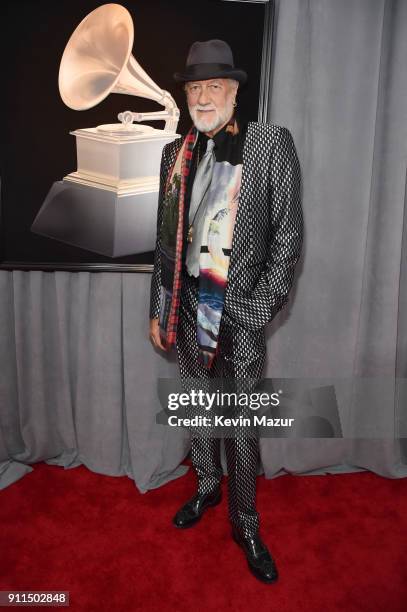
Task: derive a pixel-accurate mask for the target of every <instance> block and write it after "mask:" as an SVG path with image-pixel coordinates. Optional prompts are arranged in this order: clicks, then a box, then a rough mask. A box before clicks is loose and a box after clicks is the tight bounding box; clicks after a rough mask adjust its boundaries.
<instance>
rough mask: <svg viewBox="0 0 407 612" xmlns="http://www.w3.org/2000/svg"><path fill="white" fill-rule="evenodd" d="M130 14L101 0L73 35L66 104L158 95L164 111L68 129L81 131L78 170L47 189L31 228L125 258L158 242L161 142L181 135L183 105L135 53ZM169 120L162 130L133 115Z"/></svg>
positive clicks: (64, 73)
mask: <svg viewBox="0 0 407 612" xmlns="http://www.w3.org/2000/svg"><path fill="white" fill-rule="evenodd" d="M133 40H134V29H133V22H132V18H131V16H130V13H129V12H128V11H127V9H125V8H124V7H123V6H121V5H120V4H104V5H103V6H100V7H99V8H97V9H95V10H94V11H92V12H91V13H89V14H88V15H87V16H86V17H85V18H84V19H83V20H82V21H81V23H80V24H79V25H78V27H77V28H76V30H75V31H74V33H73V34H72V36H71V37H70V39H69V41H68V43H67V45H66V47H65V50H64V53H63V56H62V60H61V64H60V68H59V78H58V84H59V91H60V94H61V98H62V100H63V101H64V102H65V104H66V105H67V106H69V108H72V109H75V110H86V109H88V108H92V107H93V106H96V104H99V102H101V101H102V100H104V98H106V97H107V96H108V95H109V94H110V93H122V94H129V95H133V96H141V97H143V98H148V99H151V100H155V101H156V102H158V103H159V104H162V105H163V106H164V109H165V110H163V111H158V112H151V113H133V112H131V111H125V112H122V113H119V115H118V119H119V121H120V123H113V124H106V125H99V126H97V127H93V128H86V129H78V130H74V131H73V132H70V133H71V134H73V135H74V136H75V137H76V151H77V165H78V168H77V170H76V172H71V173H70V174H68V175H67V176H65V177H64V178H63V180H62V181H57V182H55V183H54V184H53V186H52V188H51V189H50V191H49V193H48V195H47V197H46V199H45V201H44V203H43V205H42V207H41V209H40V211H39V212H38V214H37V216H36V218H35V220H34V222H33V224H32V226H31V231H33V232H35V233H37V234H41V235H44V236H48V237H50V238H54V239H56V240H60V241H62V242H67V243H69V244H73V245H75V246H78V247H80V248H83V249H87V250H89V251H93V252H96V253H101V254H103V255H108V256H110V257H120V256H123V255H132V254H136V253H143V252H146V251H151V250H153V249H154V246H155V233H156V215H157V199H158V189H159V170H160V160H161V152H162V148H163V146H164V145H165V144H166V143H168V142H171V141H172V140H174V139H175V138H179V137H180V135H179V134H176V129H177V125H178V120H179V109H178V108H177V105H176V103H175V101H174V99H173V98H172V96H171V95H170V94H169V93H168V91H164V90H162V89H160V87H158V86H157V85H156V84H155V83H154V81H153V80H152V79H151V78H150V77H149V76H148V75H147V74H146V72H145V71H144V70H143V69H142V68H141V66H140V65H139V63H138V62H137V61H136V60H135V58H134V57H133V55H132V54H131V52H132V48H133ZM145 120H150V121H151V120H165V128H164V130H160V129H155V128H152V127H150V126H142V125H134V124H133V121H137V122H140V121H145Z"/></svg>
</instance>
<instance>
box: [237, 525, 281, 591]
mask: <svg viewBox="0 0 407 612" xmlns="http://www.w3.org/2000/svg"><path fill="white" fill-rule="evenodd" d="M232 537H233V539H234V541H235V542H236V543H237V544H239V546H240V547H241V548H242V549H243V551H244V553H245V555H246V559H247V563H248V565H249V569H250V571H251V572H252V574H253V575H254V576H256V578H258V580H261V581H262V582H268V583H271V582H275V581H276V580H277V578H278V572H277V568H276V564H275V563H274V560H273V558H272V556H271V555H270V553H269V551H268V548H267V546H266V545H265V544H264V542H262V540H261V538H260V536H259V535H257V534H256V535H254V536H251V537H243V536H242V535H240V533H239V532H238V531H237V530H236V529H235V528H234V527H233V528H232Z"/></svg>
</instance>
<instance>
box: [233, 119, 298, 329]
mask: <svg viewBox="0 0 407 612" xmlns="http://www.w3.org/2000/svg"><path fill="white" fill-rule="evenodd" d="M300 190H301V174H300V164H299V161H298V157H297V152H296V150H295V146H294V142H293V138H292V136H291V133H290V132H289V130H288V129H287V128H285V127H282V128H281V131H280V135H279V138H278V141H277V143H276V144H275V145H274V147H273V151H272V153H271V156H270V164H269V168H268V193H269V207H270V210H269V213H270V216H269V218H270V223H271V227H270V242H269V248H268V251H267V253H266V254H265V260H264V265H263V268H262V270H261V271H260V274H259V277H258V279H257V282H256V284H255V286H254V288H253V289H252V290H251V291H250V293H249V294H247V293H246V294H241V293H240V294H238V293H235V294H233V295H232V293H229V294H227V296H226V301H225V307H226V313H227V315H229V316H230V317H231V319H232V321H233V320H234V321H236V322H237V323H239V324H240V325H242V326H244V327H246V328H247V329H250V330H259V329H262V328H263V327H264V326H265V325H266V324H267V323H270V321H272V320H273V319H274V317H275V316H276V314H277V313H278V311H279V310H281V309H282V307H283V306H284V305H285V303H286V302H287V301H288V294H289V291H290V289H291V285H292V283H293V276H294V268H295V265H296V263H297V261H298V259H299V256H300V253H301V246H302V236H303V218H302V209H301V201H300Z"/></svg>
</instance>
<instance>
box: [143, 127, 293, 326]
mask: <svg viewBox="0 0 407 612" xmlns="http://www.w3.org/2000/svg"><path fill="white" fill-rule="evenodd" d="M181 145H182V139H178V140H175V141H173V142H171V143H169V144H167V145H165V147H164V149H163V154H162V160H161V169H160V193H159V198H158V214H157V229H158V228H159V227H160V225H161V219H162V213H163V194H164V188H165V182H166V179H167V176H168V172H169V169H170V167H171V166H172V164H173V163H174V160H175V158H176V155H177V153H178V151H179V149H180V147H181ZM300 189H301V174H300V165H299V161H298V157H297V152H296V149H295V146H294V142H293V138H292V136H291V133H290V131H289V130H288V129H287V128H286V127H282V126H278V125H275V124H267V123H258V122H249V123H248V125H247V131H246V137H245V140H244V146H243V166H242V177H241V186H240V195H239V206H238V211H237V215H236V220H235V228H234V233H233V241H232V249H231V254H230V263H229V272H228V282H227V286H226V291H225V302H224V309H223V311H224V312H226V313H227V314H228V315H229V316H230V317H232V318H233V320H234V321H236V322H237V323H240V324H241V325H242V326H244V327H246V328H247V329H261V328H262V327H264V326H265V325H266V324H267V323H269V322H270V321H271V320H272V319H273V318H274V317H275V315H276V314H277V313H278V311H279V310H280V309H281V308H282V307H283V306H284V305H285V304H286V302H287V301H288V294H289V291H290V288H291V286H292V282H293V278H294V269H295V266H296V263H297V261H298V258H299V256H300V252H301V246H302V236H303V217H302V209H301V201H300ZM161 268H162V266H161V260H160V237H159V234H157V244H156V250H155V260H154V271H153V274H152V278H151V294H150V318H154V317H158V316H159V312H160V284H161Z"/></svg>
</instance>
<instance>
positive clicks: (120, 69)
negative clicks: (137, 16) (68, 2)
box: [58, 4, 175, 110]
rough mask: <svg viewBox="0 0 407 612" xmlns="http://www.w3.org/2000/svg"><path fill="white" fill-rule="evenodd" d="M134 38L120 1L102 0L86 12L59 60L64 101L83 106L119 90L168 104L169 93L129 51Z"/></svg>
mask: <svg viewBox="0 0 407 612" xmlns="http://www.w3.org/2000/svg"><path fill="white" fill-rule="evenodd" d="M133 41H134V28H133V21H132V18H131V16H130V13H129V12H128V10H127V9H126V8H124V7H123V6H121V5H120V4H104V5H103V6H100V7H98V8H97V9H95V10H94V11H92V12H91V13H89V14H88V15H87V16H86V17H85V18H84V19H83V20H82V21H81V22H80V24H79V25H78V27H77V28H76V29H75V31H74V32H73V34H72V36H71V37H70V39H69V41H68V43H67V45H66V47H65V50H64V53H63V56H62V60H61V63H60V67H59V75H58V86H59V92H60V94H61V98H62V100H63V101H64V102H65V104H66V105H67V106H69V108H72V109H74V110H86V109H88V108H92V107H93V106H96V105H97V104H99V102H101V101H102V100H104V99H105V98H106V96H108V95H109V94H110V93H122V94H129V95H134V96H141V97H142V98H148V99H150V100H155V101H156V102H159V103H161V104H163V105H164V106H167V105H168V102H169V101H170V100H169V96H168V95H167V96H164V93H165V92H164V91H163V90H162V89H161V88H160V87H158V85H156V83H154V81H153V80H152V79H151V78H150V77H149V76H148V74H147V73H146V72H145V71H144V70H143V69H142V68H141V66H140V64H139V63H138V62H137V61H136V60H135V58H134V57H133V55H132V54H131V51H132V49H133ZM164 98H165V100H164ZM174 104H175V103H174Z"/></svg>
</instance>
